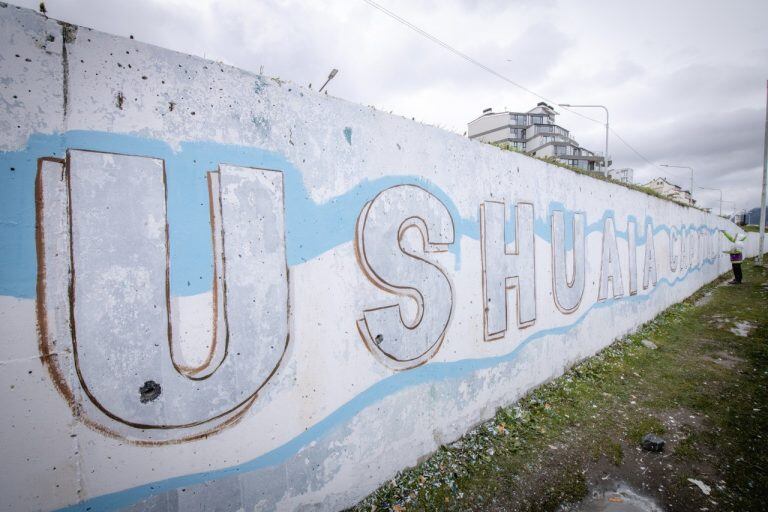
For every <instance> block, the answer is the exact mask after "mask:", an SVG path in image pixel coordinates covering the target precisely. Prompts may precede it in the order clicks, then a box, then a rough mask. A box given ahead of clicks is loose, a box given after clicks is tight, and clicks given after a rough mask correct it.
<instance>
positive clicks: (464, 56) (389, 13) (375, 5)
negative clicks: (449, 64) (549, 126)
mask: <svg viewBox="0 0 768 512" xmlns="http://www.w3.org/2000/svg"><path fill="white" fill-rule="evenodd" d="M363 2H365V3H366V4H368V5H370V6H371V7H373V8H374V9H377V10H379V11H381V12H382V13H384V14H386V15H387V16H389V17H390V18H392V19H394V20H395V21H397V22H398V23H401V24H403V25H405V26H406V27H408V28H410V29H411V30H413V31H414V32H416V33H418V34H419V35H421V36H423V37H425V38H427V39H429V40H430V41H432V42H433V43H435V44H437V45H439V46H441V47H443V48H444V49H446V50H448V51H449V52H451V53H453V54H454V55H456V56H458V57H460V58H462V59H464V60H466V61H467V62H469V63H471V64H474V65H475V66H477V67H479V68H480V69H482V70H484V71H486V72H488V73H490V74H491V75H493V76H495V77H496V78H499V79H501V80H503V81H505V82H507V83H509V84H511V85H513V86H515V87H517V88H518V89H521V90H523V91H525V92H527V93H528V94H531V95H533V96H536V97H537V98H540V99H542V100H544V101H546V102H547V103H551V104H554V105H557V104H558V102H556V101H554V100H552V99H549V98H547V97H546V96H544V95H542V94H539V93H537V92H536V91H534V90H532V89H529V88H528V87H525V86H524V85H522V84H519V83H517V82H515V81H514V80H512V79H511V78H509V77H507V76H505V75H502V74H501V73H499V72H498V71H496V70H495V69H493V68H491V67H489V66H487V65H485V64H483V63H482V62H479V61H477V60H475V59H474V58H472V57H470V56H469V55H467V54H466V53H464V52H462V51H460V50H458V49H456V48H454V47H453V46H451V45H450V44H448V43H446V42H445V41H443V40H441V39H439V38H437V37H435V36H433V35H432V34H430V33H429V32H427V31H426V30H423V29H421V28H419V27H418V26H416V25H414V24H413V23H411V22H410V21H408V20H406V19H405V18H402V17H401V16H399V15H397V14H396V13H394V12H392V11H390V10H389V9H387V8H386V7H384V6H382V5H379V4H378V3H376V2H374V1H373V0H363ZM561 108H562V109H563V110H567V111H568V112H570V113H571V114H575V115H577V116H579V117H582V118H584V119H587V120H589V121H592V122H593V123H597V124H601V125H604V123H603V122H602V121H599V120H597V119H595V118H592V117H589V116H587V115H584V114H582V113H581V112H577V111H575V110H572V109H570V108H567V107H561ZM609 131H610V132H611V133H613V134H614V135H615V136H616V138H617V139H619V141H621V143H622V144H624V145H625V146H626V147H627V148H629V149H630V150H631V151H632V152H633V153H634V154H636V155H637V156H639V157H640V158H641V159H642V160H644V161H645V162H647V163H648V164H649V165H651V166H652V167H655V168H656V169H658V170H659V171H661V169H659V167H658V166H657V165H656V164H654V163H653V162H651V161H650V160H649V159H648V158H646V157H645V156H644V155H643V154H642V153H640V152H639V151H638V150H636V149H635V148H634V147H632V146H631V145H630V144H629V143H628V142H627V141H626V140H625V139H624V137H622V136H621V135H619V134H618V133H616V131H615V130H614V129H612V128H610V129H609ZM605 158H608V155H605Z"/></svg>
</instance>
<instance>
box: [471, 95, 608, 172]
mask: <svg viewBox="0 0 768 512" xmlns="http://www.w3.org/2000/svg"><path fill="white" fill-rule="evenodd" d="M555 116H557V112H555V110H554V109H553V108H552V107H551V106H549V105H547V104H546V103H544V102H541V103H539V104H538V105H536V107H534V108H532V109H531V110H529V111H528V112H493V111H492V109H490V108H489V109H485V110H484V111H483V115H482V116H480V117H478V118H477V119H475V120H473V121H470V122H469V124H468V125H467V136H468V137H469V138H470V139H473V140H479V141H482V142H488V143H491V144H499V143H503V144H508V145H509V147H510V148H512V149H515V150H518V151H520V152H524V153H526V154H529V155H531V156H536V157H540V158H544V157H553V158H556V159H557V160H559V161H561V162H563V163H564V164H566V165H570V166H572V167H578V168H579V169H583V170H585V171H597V170H600V169H601V168H602V165H603V156H602V155H598V154H597V153H595V152H593V151H589V150H588V149H586V148H583V147H581V146H579V143H578V142H576V140H575V139H574V138H573V136H572V135H571V133H570V132H569V131H568V130H566V129H565V128H563V127H562V126H560V125H558V124H555ZM610 164H611V162H610V160H609V161H608V165H610Z"/></svg>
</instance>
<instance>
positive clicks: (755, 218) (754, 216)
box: [746, 207, 768, 226]
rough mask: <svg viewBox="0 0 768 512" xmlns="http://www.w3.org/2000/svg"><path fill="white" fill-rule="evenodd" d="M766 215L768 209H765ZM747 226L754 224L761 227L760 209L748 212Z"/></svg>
mask: <svg viewBox="0 0 768 512" xmlns="http://www.w3.org/2000/svg"><path fill="white" fill-rule="evenodd" d="M765 212H766V214H768V207H766V208H765ZM746 221H747V224H754V225H756V226H757V225H759V224H760V208H759V207H757V208H752V209H751V210H749V211H748V212H747V219H746Z"/></svg>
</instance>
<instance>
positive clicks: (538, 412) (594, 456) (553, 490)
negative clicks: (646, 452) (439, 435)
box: [355, 263, 768, 511]
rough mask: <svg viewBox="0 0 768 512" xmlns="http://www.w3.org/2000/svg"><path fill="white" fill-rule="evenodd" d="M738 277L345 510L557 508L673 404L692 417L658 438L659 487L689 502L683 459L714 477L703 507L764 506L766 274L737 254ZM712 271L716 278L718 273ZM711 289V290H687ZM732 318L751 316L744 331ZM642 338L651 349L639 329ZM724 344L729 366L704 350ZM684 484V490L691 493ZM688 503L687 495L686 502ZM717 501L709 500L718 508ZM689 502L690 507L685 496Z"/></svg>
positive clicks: (615, 461)
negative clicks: (663, 445)
mask: <svg viewBox="0 0 768 512" xmlns="http://www.w3.org/2000/svg"><path fill="white" fill-rule="evenodd" d="M744 271H745V284H743V285H741V286H719V287H716V283H713V284H711V285H708V286H706V287H704V288H703V289H702V290H700V291H699V292H697V294H695V295H694V297H692V298H690V299H689V300H687V301H685V302H683V303H680V304H676V305H674V306H672V307H670V308H669V309H667V310H666V311H664V312H663V313H662V314H660V315H659V316H658V317H657V318H655V319H654V320H653V321H651V322H649V323H647V324H645V325H644V326H642V327H641V328H640V329H639V330H638V331H637V332H636V333H634V334H632V335H629V336H627V337H625V338H624V339H622V340H620V341H618V342H616V343H614V344H613V345H611V346H609V347H607V348H606V349H604V350H603V351H602V352H600V353H599V354H598V355H596V356H595V357H592V358H590V359H588V360H586V361H584V362H582V363H581V364H579V365H577V366H575V367H574V368H572V369H571V370H570V371H568V372H567V373H566V374H565V375H563V376H561V377H560V378H558V379H556V380H554V381H552V382H550V383H548V384H546V385H544V386H541V387H539V388H537V389H535V390H533V391H531V392H530V393H529V394H528V395H526V396H525V397H524V398H522V399H521V400H519V401H518V402H517V403H515V404H512V405H510V406H507V407H503V408H500V409H499V410H498V411H497V412H496V415H495V417H494V418H492V419H491V420H489V421H487V422H485V423H483V424H481V425H479V426H477V427H476V428H474V429H473V430H472V431H471V432H469V433H468V434H466V435H465V436H464V437H463V438H461V439H460V440H459V441H458V442H456V443H453V444H451V445H449V446H442V447H441V448H440V449H439V450H438V451H437V452H436V453H435V454H433V455H432V456H431V457H429V458H428V459H427V460H426V461H424V462H423V463H422V464H420V465H419V466H417V467H415V468H409V469H406V470H403V471H401V472H400V473H399V474H398V475H396V477H395V478H394V479H393V480H392V481H390V482H389V483H388V484H386V485H384V486H383V487H381V488H380V489H379V490H377V491H376V492H374V493H373V494H371V495H370V496H369V497H368V498H366V499H365V500H363V501H362V502H361V503H360V504H358V505H357V506H356V507H355V510H359V511H363V510H366V511H367V510H374V509H375V510H530V511H534V510H535V511H539V510H545V511H546V510H556V509H557V508H558V506H559V505H560V504H561V503H563V502H572V501H576V500H578V499H579V498H580V497H582V496H584V495H585V494H586V493H587V484H586V480H585V476H584V475H585V473H586V472H587V471H588V469H589V468H590V467H591V466H590V465H591V464H592V465H594V464H596V463H597V462H596V461H600V460H606V461H608V463H610V464H612V465H613V466H617V467H618V466H621V465H622V464H625V461H626V460H627V454H628V453H630V454H633V456H634V453H636V452H637V446H638V444H639V442H640V439H641V438H642V436H643V435H645V434H646V433H649V432H653V433H656V434H659V435H662V436H663V435H665V434H670V433H669V432H667V429H666V428H665V426H664V424H663V423H662V421H661V420H660V418H663V417H665V415H666V414H667V413H668V412H669V411H684V412H685V414H689V413H690V414H693V415H696V416H697V417H700V418H703V420H702V425H701V426H700V427H698V429H697V430H693V429H688V430H683V433H684V435H683V436H682V437H681V439H680V440H679V441H678V442H676V443H674V445H673V446H671V447H668V451H669V453H671V454H672V457H668V458H666V459H665V463H667V464H669V465H670V469H669V474H668V475H666V476H664V478H667V480H666V481H664V484H665V487H666V488H667V489H666V490H665V492H667V493H669V494H668V495H665V499H670V500H672V502H674V500H675V499H679V500H680V503H683V504H685V505H684V508H685V507H688V506H689V505H688V504H689V503H693V502H691V501H690V500H695V499H705V498H704V496H703V495H702V494H701V493H699V495H696V494H693V495H689V494H685V493H691V492H694V491H695V492H699V491H697V490H695V489H694V491H691V490H690V484H689V483H688V482H687V478H688V477H692V478H697V477H698V476H699V475H697V474H696V473H695V472H694V473H690V472H691V471H693V469H691V468H692V467H694V466H692V465H693V464H696V463H697V461H700V460H702V458H704V457H706V461H707V464H709V465H710V466H712V467H713V468H714V469H713V470H714V471H716V472H717V474H718V475H720V477H721V478H722V480H724V482H725V483H724V484H723V485H722V486H721V487H714V486H713V492H712V496H711V498H712V499H713V500H714V501H715V502H716V503H718V506H717V507H714V508H712V507H713V505H711V504H708V503H709V502H707V501H704V502H702V503H701V504H697V505H696V506H697V507H698V506H699V505H701V506H708V507H709V509H710V510H718V509H720V510H763V504H764V503H765V501H764V500H766V499H768V496H766V494H768V476H767V475H768V470H766V468H768V450H766V449H765V446H766V439H765V438H766V435H768V414H766V413H768V391H767V390H768V308H767V307H766V300H767V299H768V288H767V287H763V286H761V285H762V284H763V283H765V282H767V281H768V274H767V273H766V270H765V269H764V268H762V267H756V266H753V265H752V264H751V263H745V264H744ZM721 281H722V280H721ZM704 293H711V294H712V298H711V300H710V301H709V302H708V303H706V304H704V305H702V306H694V300H695V299H696V298H697V297H699V296H701V295H702V294H704ZM737 321H748V322H750V323H752V324H753V325H754V326H755V327H754V329H753V331H752V332H751V334H750V336H748V337H746V338H744V337H739V336H736V335H735V334H733V333H732V332H731V331H730V329H731V327H733V325H734V323H735V322H737ZM642 339H649V340H652V341H653V342H654V343H656V345H657V346H658V349H656V350H649V349H647V348H645V347H644V346H643V345H642V344H641V343H640V341H641V340H642ZM723 351H727V352H729V353H731V354H733V356H734V357H737V358H739V361H742V360H743V361H742V362H741V363H739V366H738V368H735V369H734V368H728V367H726V366H723V365H721V364H717V363H716V362H715V361H716V359H715V355H716V354H718V353H722V352H723ZM691 496H693V497H691ZM690 506H693V505H690ZM718 507H719V508H718ZM696 510H698V508H696Z"/></svg>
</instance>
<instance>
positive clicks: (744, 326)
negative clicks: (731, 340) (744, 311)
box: [731, 322, 754, 338]
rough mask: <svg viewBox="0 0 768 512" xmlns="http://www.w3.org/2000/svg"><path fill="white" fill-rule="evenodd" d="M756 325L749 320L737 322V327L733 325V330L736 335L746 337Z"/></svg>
mask: <svg viewBox="0 0 768 512" xmlns="http://www.w3.org/2000/svg"><path fill="white" fill-rule="evenodd" d="M753 327H754V326H753V325H752V324H751V323H749V322H736V326H735V327H731V332H732V333H733V334H735V335H736V336H741V337H742V338H746V337H747V336H749V333H750V331H751V330H752V328H753Z"/></svg>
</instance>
